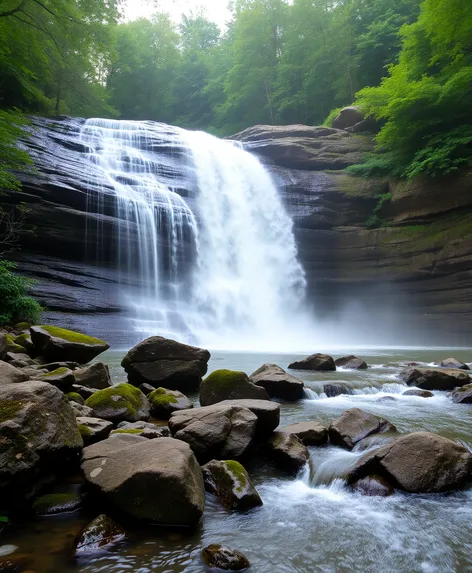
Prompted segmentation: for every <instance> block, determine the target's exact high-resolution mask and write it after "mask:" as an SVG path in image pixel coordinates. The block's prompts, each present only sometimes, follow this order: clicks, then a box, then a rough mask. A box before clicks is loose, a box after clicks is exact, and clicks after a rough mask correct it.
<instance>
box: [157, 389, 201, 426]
mask: <svg viewBox="0 0 472 573" xmlns="http://www.w3.org/2000/svg"><path fill="white" fill-rule="evenodd" d="M147 399H148V400H149V404H150V405H151V416H153V418H157V419H158V420H168V419H169V418H170V416H171V414H172V413H173V412H178V411H179V410H188V409H189V408H193V404H192V402H191V401H190V400H189V399H188V398H187V396H185V395H184V394H182V392H179V391H178V390H168V389H167V388H156V390H154V391H153V392H151V393H150V394H149V396H148V397H147Z"/></svg>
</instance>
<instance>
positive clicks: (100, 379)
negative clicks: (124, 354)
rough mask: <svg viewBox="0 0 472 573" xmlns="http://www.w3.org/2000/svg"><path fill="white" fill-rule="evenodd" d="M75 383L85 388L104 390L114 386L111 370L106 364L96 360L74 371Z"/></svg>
mask: <svg viewBox="0 0 472 573" xmlns="http://www.w3.org/2000/svg"><path fill="white" fill-rule="evenodd" d="M74 377H75V383H76V384H78V385H79V386H83V387H85V388H93V389H95V390H103V389H105V388H109V387H110V386H112V385H113V384H112V381H111V377H110V370H109V368H108V366H107V365H106V364H103V363H102V362H96V363H95V364H91V365H90V366H87V367H86V368H80V369H78V370H75V372H74Z"/></svg>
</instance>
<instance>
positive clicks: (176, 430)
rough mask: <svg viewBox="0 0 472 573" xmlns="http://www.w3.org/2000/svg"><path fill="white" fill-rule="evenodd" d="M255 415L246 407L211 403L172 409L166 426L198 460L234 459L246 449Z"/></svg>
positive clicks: (251, 435)
mask: <svg viewBox="0 0 472 573" xmlns="http://www.w3.org/2000/svg"><path fill="white" fill-rule="evenodd" d="M256 427H257V416H256V415H255V414H253V413H252V412H251V411H250V410H248V409H247V408H241V407H239V406H233V405H225V404H215V405H213V406H204V407H203V408H195V409H193V410H182V411H180V412H174V413H173V414H172V416H171V417H170V420H169V429H170V432H171V434H172V436H173V437H174V438H177V439H178V440H183V441H184V442H187V443H188V444H189V445H190V447H191V448H192V450H193V451H194V453H195V455H196V456H197V458H198V459H200V460H203V461H209V460H211V459H236V458H240V457H242V456H243V455H244V454H246V453H247V451H248V450H249V448H250V446H251V444H252V442H253V439H254V435H255V433H256Z"/></svg>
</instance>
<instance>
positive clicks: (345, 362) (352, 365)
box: [334, 354, 367, 370]
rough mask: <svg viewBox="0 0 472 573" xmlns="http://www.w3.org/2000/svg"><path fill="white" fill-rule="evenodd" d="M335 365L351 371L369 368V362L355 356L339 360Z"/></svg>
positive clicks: (351, 355)
mask: <svg viewBox="0 0 472 573" xmlns="http://www.w3.org/2000/svg"><path fill="white" fill-rule="evenodd" d="M334 363H335V364H336V366H337V367H340V368H348V369H350V370H365V369H366V368H367V362H366V361H365V360H362V358H358V357H357V356H354V355H353V354H350V355H349V356H342V357H341V358H337V359H336V360H335V361H334Z"/></svg>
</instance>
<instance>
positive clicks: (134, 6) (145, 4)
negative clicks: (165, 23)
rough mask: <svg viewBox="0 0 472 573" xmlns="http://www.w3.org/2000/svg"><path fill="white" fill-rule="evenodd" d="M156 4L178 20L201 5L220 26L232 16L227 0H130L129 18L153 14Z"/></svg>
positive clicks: (127, 12) (127, 10) (162, 10)
mask: <svg viewBox="0 0 472 573" xmlns="http://www.w3.org/2000/svg"><path fill="white" fill-rule="evenodd" d="M156 4H157V6H158V9H159V11H161V12H168V13H169V14H171V16H172V17H173V18H174V19H175V20H176V21H178V19H179V17H180V15H181V14H182V13H189V12H190V11H191V10H195V9H196V8H198V7H199V6H202V7H204V8H205V9H206V12H207V16H208V18H209V19H210V20H213V21H214V22H216V23H217V24H219V26H220V27H224V24H225V22H226V21H227V20H228V19H229V16H230V14H229V11H228V8H227V0H157V2H154V1H152V0H148V1H146V0H128V5H127V8H126V11H125V14H126V17H127V18H128V19H129V20H134V19H136V18H140V17H143V16H144V17H147V16H151V15H152V13H153V12H155V11H156V8H155V5H156Z"/></svg>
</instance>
